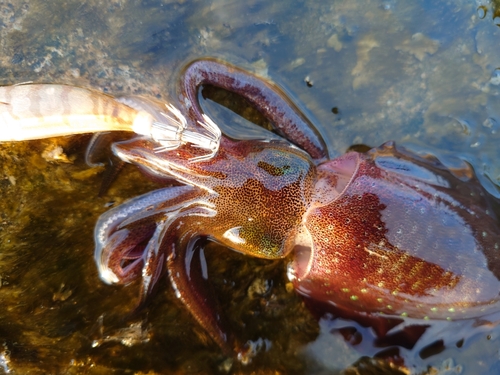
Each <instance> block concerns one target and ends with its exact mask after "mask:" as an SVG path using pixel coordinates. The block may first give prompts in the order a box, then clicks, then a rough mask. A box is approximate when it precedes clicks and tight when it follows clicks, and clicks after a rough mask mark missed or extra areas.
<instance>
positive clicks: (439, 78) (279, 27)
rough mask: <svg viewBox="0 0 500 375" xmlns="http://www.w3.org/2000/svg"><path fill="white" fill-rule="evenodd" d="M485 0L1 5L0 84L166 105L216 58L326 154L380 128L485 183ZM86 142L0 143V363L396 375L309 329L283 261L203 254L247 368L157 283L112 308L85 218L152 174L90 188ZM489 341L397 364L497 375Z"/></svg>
mask: <svg viewBox="0 0 500 375" xmlns="http://www.w3.org/2000/svg"><path fill="white" fill-rule="evenodd" d="M494 7H495V3H494V2H493V3H492V4H490V3H489V2H487V1H450V2H440V3H439V4H437V5H436V3H435V2H433V1H418V2H412V3H411V4H401V3H400V2H396V1H349V2H345V1H332V2H324V1H308V2H306V1H295V2H294V3H293V6H292V5H291V4H290V2H285V1H283V2H269V1H260V0H255V1H249V2H245V4H243V3H241V2H238V1H213V2H211V3H210V4H209V5H207V4H206V2H203V1H193V0H189V1H168V0H165V1H143V2H136V1H120V0H111V1H107V2H101V1H53V2H44V1H29V2H28V1H11V2H8V1H0V84H13V83H19V82H26V81H34V82H39V83H66V84H73V85H78V86H82V87H90V88H94V89H97V90H101V91H104V92H107V93H110V94H113V95H116V96H120V95H131V94H140V95H146V96H151V97H156V98H160V99H163V100H165V101H168V98H169V97H171V96H172V95H175V82H176V79H177V77H178V74H179V71H180V69H181V68H182V67H183V66H184V65H185V63H186V62H188V61H191V60H193V59H196V58H199V57H202V56H212V57H220V58H223V59H225V60H228V61H229V62H231V63H234V64H237V65H240V66H242V67H244V68H248V69H249V70H252V71H254V72H257V73H259V74H262V75H264V76H267V77H269V78H270V79H272V80H273V81H275V82H277V83H278V84H280V85H282V86H283V87H284V88H285V90H286V91H287V92H289V93H290V94H291V96H292V97H293V98H294V100H295V101H296V102H297V103H298V104H299V105H300V106H302V108H304V109H305V111H306V112H307V113H308V114H309V115H310V116H311V117H312V118H313V119H315V121H316V122H315V123H316V124H317V127H318V129H319V130H320V131H321V132H322V134H323V135H324V136H325V138H326V140H327V142H328V143H329V144H330V145H331V147H330V150H331V155H332V156H338V155H340V154H342V153H343V152H344V151H345V150H346V149H347V148H348V147H350V146H352V145H353V144H367V145H370V146H378V145H379V144H381V143H383V142H385V141H387V140H395V141H396V142H398V143H399V144H403V145H405V146H407V147H410V148H412V149H414V150H417V151H418V150H420V151H428V152H431V153H433V154H435V155H437V156H439V157H440V158H441V159H443V161H445V162H446V163H448V165H449V166H454V165H459V164H460V162H461V160H466V161H468V162H470V163H471V164H472V165H473V166H474V168H475V169H476V171H477V172H478V174H480V176H482V182H483V183H484V184H485V186H487V187H488V188H489V189H490V191H492V192H493V193H495V194H497V195H498V192H497V187H496V186H495V185H494V183H498V179H499V176H500V163H499V162H498V160H500V158H499V154H500V150H499V148H498V142H499V140H500V139H499V137H500V133H499V131H500V125H499V124H500V112H499V111H500V109H499V108H500V102H499V97H500V95H499V93H500V91H499V90H500V89H499V87H500V78H499V77H500V70H499V69H500V50H499V49H498V42H499V40H500V35H499V33H500V29H499V27H498V26H497V24H498V23H500V22H498V18H494V17H496V16H497V14H498V11H495V9H494ZM205 107H206V108H207V111H208V112H209V113H210V114H212V115H213V117H214V119H215V120H216V122H217V123H221V124H224V125H225V124H230V123H231V122H232V121H235V120H234V117H232V116H231V115H230V114H228V113H227V111H224V110H221V109H220V108H219V107H218V106H217V105H215V104H213V102H211V101H207V102H206V103H205ZM225 126H226V125H225ZM87 141H88V138H86V137H74V138H66V139H57V140H53V141H39V142H26V143H20V144H5V145H0V163H1V168H0V171H1V175H0V194H1V197H2V199H1V202H0V301H1V305H2V308H1V309H0V373H1V372H2V371H3V372H6V373H7V372H9V371H10V372H11V373H19V374H22V373H26V372H28V371H30V372H31V373H34V374H36V373H40V374H42V373H47V372H48V373H70V374H71V373H82V372H85V373H91V374H108V373H110V374H113V373H116V374H120V373H140V372H142V373H148V372H149V373H243V374H244V373H252V372H257V373H271V372H272V373H297V374H302V373H309V374H322V373H332V372H333V373H337V372H340V371H341V370H342V369H346V370H345V373H348V374H351V373H352V374H354V373H362V374H369V373H375V372H376V371H377V369H379V371H381V372H382V373H385V372H387V373H390V372H391V371H392V373H397V370H396V369H395V368H394V366H391V365H390V364H388V363H387V362H384V361H379V360H371V359H367V358H360V353H359V352H358V351H356V350H354V349H353V348H352V347H351V346H350V345H348V344H347V343H346V340H345V339H344V337H343V336H341V335H338V334H332V333H330V332H331V331H332V329H333V328H334V327H333V326H332V324H333V323H331V322H329V321H325V320H322V321H321V322H320V324H318V322H317V321H316V319H315V318H314V317H313V316H312V315H311V314H310V313H309V311H308V310H307V309H306V308H305V306H304V305H303V303H302V301H301V299H300V298H299V297H298V296H296V295H295V294H294V293H293V291H291V290H290V288H289V285H287V280H286V275H285V273H286V262H269V261H261V260H256V259H250V258H248V257H244V256H242V255H239V254H235V253H232V252H230V251H227V250H225V249H221V248H219V247H217V246H215V245H209V248H208V249H207V251H206V254H207V257H208V262H209V269H210V275H211V276H210V279H211V281H212V283H213V284H214V286H215V290H216V294H217V296H219V298H220V299H221V304H222V305H223V307H224V310H225V311H226V313H227V314H228V316H229V317H230V323H231V326H232V327H233V328H234V331H235V333H236V334H237V335H239V337H241V338H242V339H243V340H258V339H262V341H261V343H262V349H261V352H260V353H259V354H258V355H257V356H256V358H255V359H254V361H253V362H252V363H251V364H249V365H246V366H244V365H241V364H238V363H236V362H234V363H231V361H230V360H229V359H227V358H225V357H224V356H223V355H222V354H221V352H220V350H219V349H218V348H217V347H216V346H214V345H213V344H212V343H211V342H210V340H209V339H208V337H207V336H206V335H205V333H204V332H203V330H202V329H201V328H200V327H198V326H197V325H196V324H195V322H194V321H193V320H192V319H191V317H189V316H188V315H187V314H186V313H185V311H184V310H183V309H182V307H181V306H180V304H178V302H177V301H176V300H175V296H174V293H173V290H172V289H171V288H170V286H169V285H168V282H167V281H166V280H164V281H163V283H162V285H160V288H159V290H158V293H157V294H156V296H154V298H152V300H151V303H150V305H149V306H148V307H147V308H146V309H144V311H141V312H140V313H139V314H138V315H136V316H133V317H129V316H128V314H129V312H130V311H131V310H132V309H133V307H134V302H135V299H134V298H135V297H136V295H137V291H138V288H137V287H138V285H131V286H128V287H111V286H107V285H104V284H103V283H102V282H101V281H100V280H99V278H98V275H97V271H96V268H95V265H94V261H93V239H92V236H93V228H94V224H95V222H96V220H97V218H98V216H99V215H100V214H101V213H103V212H104V211H106V209H107V208H108V207H110V206H111V205H117V204H119V203H121V202H123V201H124V200H126V199H128V198H130V197H133V196H136V195H139V194H141V193H144V192H147V191H149V190H151V189H153V188H155V187H156V185H154V184H153V183H150V182H148V181H147V180H146V179H145V178H143V176H142V175H140V174H139V173H138V171H136V170H134V168H131V167H130V168H127V169H126V170H125V171H124V172H123V173H122V174H120V176H119V178H118V180H117V181H116V182H115V184H114V185H113V187H112V188H111V189H110V190H109V191H108V193H107V194H106V195H105V196H104V197H101V198H99V197H97V192H98V191H99V186H100V183H101V175H100V172H101V170H100V169H99V168H93V169H92V168H88V167H87V166H86V165H85V164H84V162H83V153H84V149H85V144H86V142H87ZM54 142H55V143H54ZM54 145H60V146H61V147H62V149H63V152H64V155H60V158H55V157H54V153H53V152H52V153H51V152H48V151H51V150H53V149H54ZM44 151H47V152H44ZM65 157H66V158H65ZM287 287H288V288H287ZM358 328H359V329H360V330H361V328H360V327H358ZM318 334H319V336H318ZM499 347H500V344H499V331H498V329H496V328H494V327H493V328H491V330H481V331H478V332H476V333H475V334H474V335H472V337H470V338H469V339H468V340H466V341H465V342H464V343H462V344H461V345H460V347H457V345H452V346H449V347H447V348H446V349H445V350H444V351H442V352H441V353H439V354H437V355H434V356H431V357H429V358H427V359H425V360H422V359H421V358H416V359H415V360H414V361H413V362H414V365H415V367H412V368H411V369H410V370H411V371H413V373H421V372H425V371H427V366H432V369H430V370H429V371H428V372H429V373H434V374H436V373H439V374H450V373H462V374H476V373H482V374H496V373H498V366H499V361H500V358H499V357H498V348H499ZM353 364H355V365H353ZM351 366H354V367H351ZM410 370H406V369H402V371H404V372H408V371H410ZM379 373H380V372H379Z"/></svg>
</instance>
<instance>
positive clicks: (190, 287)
mask: <svg viewBox="0 0 500 375" xmlns="http://www.w3.org/2000/svg"><path fill="white" fill-rule="evenodd" d="M203 84H211V85H215V86H219V87H222V88H224V89H227V90H229V91H233V92H235V93H237V94H239V95H241V96H243V97H244V98H246V99H247V100H249V102H250V103H251V104H253V105H254V106H256V108H257V109H258V110H260V111H261V112H262V113H263V114H264V115H265V116H266V117H268V118H270V119H271V121H272V122H273V123H274V125H275V127H276V129H277V130H278V131H279V132H280V134H282V135H283V136H285V137H286V138H287V140H289V141H290V142H292V143H294V144H295V145H296V146H298V147H300V148H301V149H303V150H305V151H307V152H304V151H301V150H300V149H298V148H297V147H295V146H292V145H291V144H290V143H288V142H286V141H270V142H269V141H265V140H253V141H234V140H230V139H228V138H226V137H224V136H223V137H222V139H221V144H220V149H219V151H218V153H217V154H216V155H215V157H213V158H212V159H210V160H206V161H200V162H190V161H189V159H190V158H193V157H196V156H199V155H201V154H203V153H204V152H205V151H203V150H201V149H197V148H193V147H191V146H189V145H187V146H182V147H180V148H178V149H176V150H172V151H164V152H157V151H155V148H156V147H157V146H158V145H157V144H155V143H154V142H153V141H151V140H149V139H143V138H141V139H134V140H131V141H127V142H123V143H117V144H114V145H113V151H114V153H115V154H116V155H117V156H118V157H120V158H121V159H122V160H124V161H127V162H131V163H134V164H137V165H139V166H140V167H141V168H142V169H144V170H145V171H146V172H147V173H148V174H149V175H153V176H156V177H158V178H160V179H162V178H174V179H177V180H178V181H180V182H184V183H186V184H187V186H180V187H179V186H177V187H172V188H166V189H162V190H158V191H155V192H152V193H149V194H146V195H144V196H141V197H138V198H135V199H134V200H132V201H130V202H129V203H125V204H124V205H122V206H119V207H117V208H115V209H113V210H111V211H109V212H107V213H106V214H104V215H103V216H102V217H101V219H100V221H99V223H98V224H97V226H96V243H97V245H96V261H97V263H98V265H99V269H100V271H101V277H102V278H103V279H106V280H107V281H110V278H106V272H108V275H109V272H112V274H113V275H114V277H115V279H114V280H113V281H114V282H122V283H124V282H130V281H131V280H133V279H135V278H137V277H142V279H143V289H142V296H141V299H142V300H144V299H145V298H146V297H147V296H148V295H149V294H150V292H151V290H152V288H153V287H154V285H155V282H156V280H157V279H158V277H159V276H161V274H163V273H164V270H165V268H166V269H167V271H168V275H169V277H170V280H171V281H172V283H173V286H174V289H175V290H176V293H177V295H178V297H179V298H180V300H181V301H182V302H183V303H184V305H185V306H186V307H187V309H188V310H189V311H190V312H191V314H192V315H193V316H194V317H195V318H196V319H197V320H198V321H199V322H200V324H201V325H202V326H203V327H205V328H206V330H207V332H208V333H209V334H210V335H211V337H212V338H213V339H214V340H215V341H216V342H217V343H218V344H219V345H220V346H221V348H223V349H224V350H225V351H226V352H227V353H231V352H236V353H240V354H241V353H242V350H243V349H242V346H241V345H239V344H238V341H237V340H236V339H234V338H233V337H232V336H231V334H230V331H229V330H228V328H227V327H226V326H225V323H224V316H223V314H221V313H219V311H218V310H217V303H216V300H215V299H213V298H209V297H207V294H208V293H209V291H208V290H207V287H206V284H207V283H206V282H205V280H204V276H203V275H202V274H201V271H200V270H201V269H203V267H201V264H202V263H200V262H203V261H204V260H203V257H202V256H201V257H200V256H197V255H196V254H197V253H198V252H199V249H200V247H201V243H200V241H199V240H200V239H210V240H213V241H217V242H219V243H221V244H223V245H226V246H228V247H229V248H231V249H234V250H236V251H239V252H242V253H245V254H249V255H252V256H257V257H261V258H268V259H275V258H282V257H285V256H286V255H287V254H289V253H291V252H294V253H293V255H294V256H293V261H292V263H291V266H290V272H289V277H290V278H291V280H292V281H293V284H294V286H295V288H296V290H297V291H298V292H299V293H300V294H302V295H304V296H305V297H307V298H309V299H310V300H314V301H317V302H318V303H319V304H322V305H324V306H331V307H332V308H334V310H336V311H339V312H341V315H343V316H352V317H353V319H358V318H359V321H363V322H366V321H367V320H368V321H370V322H371V323H372V324H374V325H377V324H378V323H377V322H380V324H379V328H380V326H382V325H387V324H389V325H391V324H392V325H394V324H393V323H394V322H396V323H398V322H401V321H405V320H408V321H410V320H411V322H415V321H419V320H421V322H422V324H424V325H430V323H429V322H432V321H439V320H456V319H459V320H460V319H476V318H482V319H485V317H487V316H488V315H489V314H491V313H493V312H497V311H498V310H500V305H499V290H500V282H499V276H500V268H499V267H500V266H499V262H497V259H498V255H497V253H498V251H499V250H498V248H499V244H500V238H499V230H498V220H497V216H496V213H495V208H496V206H497V205H498V202H497V200H496V199H495V198H494V197H492V196H491V195H490V194H489V193H488V192H487V191H486V190H485V189H484V188H483V187H482V186H481V184H480V183H479V181H478V180H477V178H476V177H475V175H474V173H473V171H472V170H471V168H469V167H464V168H463V169H462V170H455V171H453V172H451V171H450V170H448V169H446V168H445V167H444V166H443V165H442V164H441V163H440V162H439V161H438V160H436V159H435V158H431V157H428V158H423V157H420V156H417V155H415V154H413V153H411V152H408V151H406V150H404V149H401V148H396V147H395V146H394V145H393V144H391V143H388V144H385V145H383V146H382V147H380V148H377V149H372V150H370V151H369V152H367V153H357V152H350V153H348V154H346V155H344V156H342V157H340V158H337V159H334V160H330V161H325V158H326V156H327V154H328V152H327V149H326V145H325V142H324V141H323V140H322V138H321V136H320V135H319V133H318V132H317V131H316V130H315V129H314V127H313V125H312V124H311V123H310V122H309V120H307V118H306V117H305V116H304V115H303V114H301V113H300V111H299V110H298V109H297V107H296V106H295V105H293V104H292V103H291V102H290V100H289V99H287V98H286V96H285V95H284V93H283V92H282V91H281V90H280V89H278V88H277V87H276V86H274V85H272V84H270V83H268V82H265V81H263V80H261V79H259V78H258V77H256V76H254V75H252V74H250V73H247V72H245V71H243V70H240V69H238V68H235V67H232V66H229V65H227V64H225V63H222V62H219V61H216V60H199V61H195V62H194V63H192V64H190V65H188V67H187V68H186V69H185V70H184V72H183V76H182V79H181V85H180V92H179V101H178V103H177V105H178V106H180V107H181V108H182V109H183V112H184V113H185V114H186V116H187V118H188V121H189V122H190V125H191V126H196V123H197V121H200V120H202V117H201V109H200V106H199V104H198V102H197V92H198V89H199V87H200V85H203ZM124 260H127V263H126V264H124V263H123V261H124ZM387 318H389V320H388V319H387ZM391 322H392V323H391ZM377 331H378V332H379V334H381V335H382V334H384V330H383V329H378V330H377ZM385 331H387V329H386V330H385ZM419 332H420V331H419ZM420 334H421V332H420V333H419V335H420ZM417 336H418V335H417Z"/></svg>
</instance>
